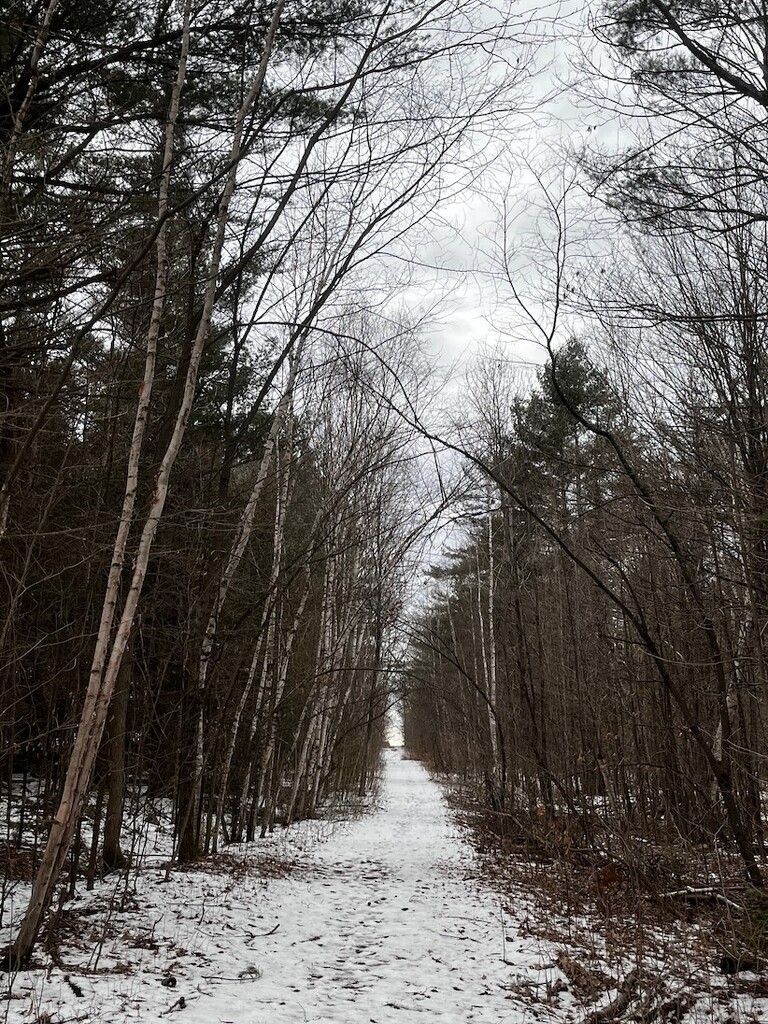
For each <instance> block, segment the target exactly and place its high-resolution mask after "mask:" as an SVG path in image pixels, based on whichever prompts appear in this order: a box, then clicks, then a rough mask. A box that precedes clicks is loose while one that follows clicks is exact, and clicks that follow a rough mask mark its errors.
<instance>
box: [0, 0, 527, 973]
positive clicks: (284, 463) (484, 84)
mask: <svg viewBox="0 0 768 1024" xmlns="http://www.w3.org/2000/svg"><path fill="white" fill-rule="evenodd" d="M476 8H477V10H476ZM482 8H483V5H482V4H478V5H475V4H456V3H449V2H445V0H437V2H435V3H433V4H429V5H426V6H419V5H416V6H414V5H413V4H411V3H408V2H403V3H397V2H396V3H392V2H378V0H322V2H319V3H315V4H306V3H303V2H298V0H278V2H276V3H275V4H269V5H264V4H255V5H254V4H235V5H234V6H233V5H232V4H229V3H227V4H223V3H217V2H214V3H208V2H206V3H205V4H198V3H197V2H195V0H179V2H178V3H176V2H173V3H165V2H163V3H159V4H154V5H152V4H150V5H149V6H146V5H144V6H143V7H142V8H141V9H140V10H139V9H138V8H137V7H136V5H135V4H126V3H122V2H120V0H116V2H112V3H106V4H104V3H97V4H96V3H88V2H80V0H77V2H63V0H49V2H48V4H47V5H45V4H43V5H41V4H14V5H12V6H11V7H10V8H9V9H8V10H7V11H6V12H5V13H4V14H3V15H2V20H0V68H1V69H2V70H0V145H1V146H2V149H1V151H0V156H1V157H2V166H1V167H0V232H1V233H2V234H1V238H2V250H1V252H0V296H1V297H0V388H1V389H2V409H0V474H1V476H2V483H1V486H0V533H1V537H0V546H1V548H2V561H1V568H0V572H1V573H2V587H1V588H0V591H1V593H0V605H1V607H0V620H1V621H2V627H0V652H1V653H0V665H1V666H2V669H1V672H0V729H1V730H2V746H1V749H0V769H1V772H2V778H3V783H4V786H5V787H6V792H7V793H8V794H9V795H10V793H11V791H12V787H13V783H14V780H15V779H16V780H18V776H19V774H21V775H23V777H24V778H25V779H26V780H27V781H28V782H29V783H30V787H31V789H29V790H25V791H24V792H25V796H24V799H25V800H26V798H27V797H26V794H28V793H29V792H32V791H34V793H36V794H39V797H40V800H39V802H38V803H37V804H36V805H35V806H34V815H35V817H34V825H35V827H34V828H33V829H32V832H33V833H34V835H33V836H32V840H31V841H33V843H34V848H35V863H36V865H37V870H36V875H35V883H34V888H33V893H32V899H31V902H30V905H29V908H28V910H27V914H26V917H25V918H24V921H23V923H22V926H21V931H20V932H19V934H18V937H17V939H16V942H15V945H14V946H13V949H12V950H11V951H10V952H9V954H8V957H6V962H10V963H18V962H20V961H23V960H24V959H26V958H27V957H28V955H29V952H30V950H31V948H32V944H33V943H34V941H35V937H36V935H37V932H38V929H39V926H40V922H41V920H42V916H43V914H44V913H45V910H46V908H47V906H48V905H49V903H50V900H51V898H52V895H53V891H54V888H55V886H56V883H57V879H58V877H59V875H60V873H61V870H62V868H63V866H64V862H65V858H66V857H67V853H68V851H69V850H70V848H71V846H72V843H73V841H75V839H76V837H77V835H78V833H79V829H80V824H81V821H82V814H83V810H84V808H85V806H86V803H87V801H88V800H91V802H92V804H93V806H92V809H91V813H92V815H93V826H94V828H93V832H94V839H93V843H92V850H91V867H90V871H91V874H92V873H93V871H94V870H95V867H94V865H96V864H103V866H104V867H106V868H114V867H118V866H121V865H123V864H124V863H125V850H124V849H123V848H122V846H121V843H122V840H121V820H122V817H123V813H124V805H125V800H126V796H127V793H128V789H129V784H130V786H131V787H132V790H131V791H132V792H134V793H136V792H138V791H139V790H140V789H141V788H142V787H144V788H143V789H142V791H143V792H145V793H149V794H150V795H154V796H165V797H168V798H169V799H171V800H172V801H173V806H174V809H175V810H174V815H175V830H176V854H177V856H178V858H179V859H190V858H193V857H196V856H197V855H198V854H200V853H201V852H205V851H209V850H213V849H215V848H216V846H217V843H219V842H220V841H221V840H222V838H223V839H225V840H228V839H232V838H242V837H246V836H247V837H252V836H253V835H254V832H255V831H256V830H258V829H262V830H264V829H267V828H271V827H272V826H273V825H274V823H275V821H276V820H278V819H280V820H290V819H292V818H293V817H295V816H297V815H303V814H304V815H305V814H312V813H314V811H315V809H316V807H317V805H318V802H319V801H322V800H323V799H324V798H325V797H326V796H327V795H328V794H329V793H332V792H360V793H363V792H365V791H366V789H367V787H368V786H369V785H370V783H371V780H372V778H373V773H374V767H375V763H376V753H377V750H378V748H379V746H380V744H381V741H382V730H383V725H382V723H383V720H384V715H385V712H386V710H387V706H388V702H389V689H390V685H389V681H388V666H389V663H390V660H391V643H392V640H391V631H392V627H393V624H394V623H395V621H396V620H397V618H398V616H399V614H400V610H401V605H402V573H403V571H404V570H403V565H404V559H405V556H406V554H407V552H408V550H409V547H410V545H411V544H412V543H413V541H414V539H415V538H416V537H418V535H419V532H420V530H421V529H422V527H423V523H420V519H419V516H420V512H419V502H418V497H417V489H416V488H415V487H414V486H413V484H412V481H409V472H410V470H409V468H408V460H409V458H410V455H409V451H408V444H409V442H408V439H407V437H406V436H405V434H404V432H403V429H402V427H401V426H399V425H398V422H397V420H396V418H395V411H396V409H397V406H398V403H400V402H401V401H402V400H403V394H404V390H403V389H407V392H408V393H409V398H408V400H409V402H412V403H416V404H418V401H419V399H418V387H417V378H418V376H419V374H416V371H415V369H414V367H416V366H417V363H418V356H417V346H416V343H415V341H414V340H413V339H412V338H411V339H410V341H409V342H408V344H406V343H405V341H404V340H403V339H404V338H407V332H404V331H403V330H402V329H400V328H398V327H397V325H395V324H394V320H393V318H392V316H391V314H390V313H389V308H390V305H391V304H392V302H393V301H394V300H392V298H391V295H390V287H391V288H394V287H396V284H397V279H396V275H395V274H394V273H389V277H390V278H391V280H392V284H391V286H390V284H389V283H387V278H388V272H387V271H385V270H384V269H383V268H384V266H385V264H384V263H383V261H382V259H381V257H382V254H384V253H386V252H390V253H392V254H396V253H397V246H398V245H399V244H400V240H401V239H403V238H405V236H406V235H407V233H408V231H409V229H410V228H411V227H412V226H413V225H415V224H418V223H419V222H420V221H421V220H422V219H423V218H424V217H425V216H427V215H429V213H430V211H431V210H432V209H433V208H434V207H435V206H436V204H438V203H439V202H440V201H441V200H442V199H443V198H444V197H447V196H450V195H451V193H452V191H453V190H455V189H456V188H458V187H459V186H460V184H461V175H460V174H459V173H458V172H456V170H454V171H453V172H452V174H451V176H450V181H449V182H446V181H444V180H443V168H444V167H445V165H446V164H447V163H448V162H450V160H451V158H452V153H453V152H454V150H455V149H456V148H457V147H458V146H459V144H460V143H461V141H462V140H463V138H464V137H465V135H466V133H467V132H468V131H469V130H470V128H471V127H472V125H473V124H474V123H476V122H477V119H478V118H482V117H484V116H485V115H486V114H487V113H488V112H489V111H491V110H492V109H493V97H494V94H495V93H496V91H497V90H499V89H502V88H506V86H507V85H508V84H509V82H510V79H509V75H508V74H507V73H506V72H505V74H504V75H503V76H497V75H496V73H495V72H494V69H493V68H494V61H493V56H492V51H493V48H494V46H495V45H496V44H497V42H498V41H499V39H500V38H501V37H502V36H503V26H499V25H492V24H490V23H489V21H488V18H487V17H486V16H485V14H483V10H482ZM478 12H479V14H480V15H482V17H477V18H476V17H475V16H476V15H477V14H478ZM457 54H465V55H469V54H471V55H472V57H471V60H470V61H469V62H468V63H467V59H466V56H465V57H464V58H463V69H464V70H463V72H462V74H461V75H460V76H459V75H458V74H454V70H455V69H454V62H455V60H456V55H457ZM376 259H379V262H378V264H377V267H376V270H375V271H371V272H369V271H368V270H367V266H368V264H369V263H370V262H371V261H374V260H376ZM414 515H415V518H414ZM9 806H10V804H9ZM15 810H18V808H16V809H15ZM30 813H31V812H30V811H29V810H26V811H25V810H24V809H22V818H21V824H20V825H18V827H17V822H16V818H15V816H14V815H15V811H14V814H11V813H9V817H8V830H9V834H8V837H7V839H8V844H9V849H10V848H11V847H17V848H18V847H21V846H23V845H24V844H26V843H28V842H29V841H30V833H29V831H28V830H27V831H25V826H26V827H27V828H28V827H29V826H30V824H31V823H32V819H31V817H30ZM51 821H52V822H53V824H52V828H51V831H50V835H49V836H48V839H47V842H46V843H45V845H44V848H43V847H42V845H41V843H42V841H43V840H44V838H45V836H44V831H43V827H44V826H43V823H44V822H51ZM78 850H79V844H78V843H77V842H76V843H75V851H76V853H77V851H78ZM73 870H75V871H76V868H75V869H73Z"/></svg>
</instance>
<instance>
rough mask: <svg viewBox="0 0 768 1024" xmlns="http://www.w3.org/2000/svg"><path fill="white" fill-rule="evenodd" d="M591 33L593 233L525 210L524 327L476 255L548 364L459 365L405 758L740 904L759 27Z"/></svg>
mask: <svg viewBox="0 0 768 1024" xmlns="http://www.w3.org/2000/svg"><path fill="white" fill-rule="evenodd" d="M594 27H595V29H596V31H597V33H598V36H599V37H600V38H601V40H602V43H603V45H604V46H605V50H604V51H603V53H604V54H605V53H608V54H610V57H611V64H610V65H609V66H610V69H611V71H610V73H609V72H608V71H606V78H605V95H604V101H603V102H604V104H605V107H604V109H605V110H607V111H612V112H613V115H614V116H618V115H619V114H620V113H621V112H624V113H626V114H627V115H629V117H630V118H631V122H632V127H631V129H628V132H629V134H628V136H627V137H628V138H629V139H630V142H629V144H628V145H626V146H625V147H624V148H623V149H622V150H621V151H620V152H618V153H617V152H615V151H610V150H609V149H608V148H604V149H603V150H602V151H600V150H599V149H598V146H597V145H593V146H590V147H588V148H584V149H582V150H581V152H580V153H578V154H576V156H575V158H574V159H575V160H576V161H577V170H576V174H577V179H576V180H577V181H578V183H579V186H580V187H581V188H585V189H587V190H588V191H589V192H590V193H591V195H592V196H593V197H594V198H595V199H597V200H598V201H599V202H600V203H602V206H603V210H604V216H605V217H606V218H607V223H608V224H610V225H611V227H610V230H609V231H607V232H605V233H604V234H603V247H602V252H600V251H599V248H598V251H595V249H594V248H593V249H592V256H591V257H590V258H589V260H584V259H583V258H580V256H579V247H580V245H581V240H580V239H579V238H578V230H577V227H576V224H575V221H576V219H577V218H576V217H575V216H572V219H571V221H569V211H570V212H571V213H572V212H573V211H574V208H575V211H576V213H578V212H579V206H578V203H576V202H575V200H574V195H573V192H572V191H571V193H570V195H569V194H568V190H566V192H560V193H559V194H558V193H556V192H554V191H551V190H550V191H549V192H548V195H547V202H548V204H549V213H548V225H549V228H548V231H549V233H548V234H545V235H544V236H543V237H544V238H545V241H546V242H547V244H548V256H546V257H545V256H544V255H542V256H541V259H542V260H544V259H545V258H546V259H548V260H549V264H548V265H549V267H550V270H551V274H550V279H551V288H550V291H549V293H548V297H547V298H545V300H544V309H543V312H539V310H540V309H542V304H541V302H540V300H539V299H538V297H537V299H536V300H535V301H531V300H530V299H528V298H527V297H526V294H525V291H524V288H523V285H522V284H521V282H520V278H519V277H516V266H517V265H516V264H515V262H514V258H513V257H514V254H512V253H510V252H507V253H505V254H504V255H503V258H502V260H501V263H500V268H499V270H500V277H501V278H502V279H503V280H504V287H505V288H506V296H507V299H506V301H507V303H508V305H509V306H516V307H517V308H518V309H521V310H522V314H523V316H524V317H525V318H526V322H527V324H528V327H529V329H530V331H531V332H532V334H533V335H535V337H536V338H537V339H538V340H539V342H540V343H541V344H542V345H543V346H544V347H545V348H546V349H547V360H546V365H545V366H543V367H542V368H541V369H540V370H539V371H538V372H537V374H536V377H535V380H534V381H532V382H531V381H529V383H528V386H525V387H524V386H521V383H520V382H519V381H516V380H515V379H514V378H513V376H512V375H511V374H510V372H509V371H508V370H507V369H506V367H505V365H504V361H503V359H493V358H489V359H487V360H486V361H485V362H484V363H483V364H482V365H481V366H480V367H479V368H478V370H477V371H476V375H475V380H474V382H473V385H472V389H471V392H472V393H471V399H470V400H468V401H467V406H468V415H467V417H466V418H465V427H464V431H463V434H460V435H459V440H457V439H456V436H454V438H453V439H452V442H451V443H452V445H453V448H454V450H458V451H461V452H463V454H464V457H465V458H466V460H467V465H468V467H469V472H471V473H472V474H473V479H474V488H475V495H474V499H473V502H472V503H471V504H470V505H469V506H468V507H467V513H466V514H467V515H468V517H469V519H470V521H471V523H472V525H471V528H470V529H469V533H468V537H467V540H466V542H465V543H463V544H461V545H459V547H458V548H457V550H455V551H454V552H453V554H452V556H451V557H450V558H449V559H447V560H445V561H443V562H442V563H441V564H440V566H439V568H437V569H435V573H434V575H435V577H436V579H435V582H434V585H433V588H432V596H431V598H430V599H429V600H428V601H427V602H425V605H424V607H423V608H422V609H421V612H420V615H419V617H418V619H417V620H416V621H415V622H414V624H413V638H412V644H411V665H410V671H411V673H412V679H411V683H410V687H409V690H408V695H407V713H406V740H407V744H408V747H409V748H410V749H411V750H412V751H413V752H414V753H416V754H418V755H420V756H423V757H425V758H427V759H428V760H429V761H430V763H431V764H433V765H434V767H435V768H436V769H437V770H439V771H445V772H450V773H455V774H456V775H457V776H458V777H459V778H461V779H464V780H465V781H466V782H467V783H468V784H470V785H471V786H474V788H475V792H476V799H477V800H479V801H480V803H481V805H483V806H485V807H486V808H487V809H488V811H489V812H490V820H491V821H492V823H493V829H494V830H495V831H497V832H498V833H499V834H500V835H502V836H507V837H511V838H513V839H514V838H515V837H517V838H518V839H521V840H522V839H525V838H526V837H527V838H528V839H529V840H533V841H535V842H536V843H538V844H542V845H544V846H545V847H546V848H548V849H549V850H550V851H551V850H553V849H557V850H559V851H561V852H567V851H568V850H572V851H574V853H576V854H577V855H579V856H581V857H586V858H587V860H588V862H589V861H590V860H591V861H592V863H595V862H597V863H600V862H601V861H600V858H601V857H602V858H603V861H602V862H603V863H604V862H605V860H604V859H605V857H613V858H618V860H619V861H620V862H623V863H624V865H625V866H626V867H627V868H628V869H630V870H631V871H632V872H633V873H634V877H637V878H639V879H641V880H644V881H645V883H646V884H651V883H652V882H653V883H658V880H659V878H662V879H663V873H662V875H659V863H660V858H662V859H665V858H666V863H668V864H669V863H670V857H673V858H674V857H678V858H679V852H680V850H683V849H684V850H687V851H688V853H687V854H686V864H687V866H688V868H690V873H689V874H687V875H686V872H683V877H687V878H688V880H689V881H694V882H696V883H697V884H702V881H703V883H704V884H709V882H710V881H711V879H712V877H714V876H717V875H718V874H719V873H720V872H721V871H722V872H724V873H725V876H726V877H728V876H729V872H730V870H731V869H730V867H729V866H728V857H727V856H726V855H725V854H726V851H728V850H730V851H732V852H733V853H734V854H735V856H736V861H737V864H738V863H740V871H739V872H736V874H737V875H738V874H739V873H743V874H744V875H746V878H747V879H748V880H749V881H750V882H751V883H752V885H754V886H758V887H759V886H762V885H763V882H764V871H765V867H764V864H765V852H766V834H765V811H766V803H765V796H766V782H767V781H768V764H767V763H766V757H767V756H768V743H767V740H768V737H767V735H766V729H767V727H768V708H767V706H766V698H767V697H768V690H767V689H766V688H767V687H768V676H767V675H766V658H767V657H768V649H767V648H766V644H767V643H768V630H767V627H768V403H767V398H768V392H767V385H768V359H767V355H768V348H767V346H766V325H767V320H766V316H767V312H766V311H767V309H768V306H767V304H766V299H767V298H768V289H767V286H766V266H767V265H768V264H767V258H768V233H767V232H766V224H767V223H768V185H767V178H768V165H766V160H765V153H766V146H765V143H766V141H768V140H767V139H766V130H765V114H766V109H767V108H768V79H766V68H765V63H764V59H763V58H764V54H765V53H766V49H767V47H768V19H767V18H766V13H765V9H764V8H763V7H762V6H761V5H760V4H755V3H726V4H723V3H717V4H714V3H712V4H709V3H703V4H702V3H685V2H683V3H676V4H673V5H668V4H666V3H662V2H656V0H641V2H633V3H625V2H616V3H610V4H606V5H604V6H603V8H602V9H601V10H600V12H599V13H598V12H595V17H594ZM609 74H610V77H609ZM569 233H570V236H571V237H570V238H569ZM574 235H575V236H576V237H573V236H574ZM609 237H610V243H609V242H608V241H607V239H608V238H609ZM577 243H578V244H577ZM564 334H565V335H569V336H568V337H567V338H566V340H565V341H563V340H562V338H563V335H564ZM675 851H677V852H675ZM691 851H695V854H691ZM677 862H678V863H680V861H679V859H678V861H677ZM673 877H674V876H673V875H671V874H670V875H669V877H668V882H667V884H668V885H669V884H671V887H672V888H674V887H675V886H674V884H673V883H672V879H673ZM677 877H678V880H679V875H678V876H677ZM660 884H662V885H663V884H664V882H663V880H662V881H661V883H660Z"/></svg>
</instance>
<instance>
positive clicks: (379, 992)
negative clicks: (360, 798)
mask: <svg viewBox="0 0 768 1024" xmlns="http://www.w3.org/2000/svg"><path fill="white" fill-rule="evenodd" d="M300 827H301V826H300ZM315 828H316V826H315ZM290 833H294V830H290ZM290 833H289V835H290ZM285 835H286V834H285V833H284V834H283V836H285ZM305 835H306V833H305ZM288 842H289V843H290V842H295V833H294V839H289V840H288ZM275 843H276V844H278V846H279V844H280V843H283V844H286V839H285V838H282V839H281V838H280V837H278V836H277V835H276V837H275ZM255 846H256V848H258V849H263V846H261V845H260V844H255ZM273 848H274V847H273ZM248 849H250V850H253V849H254V847H249V848H248ZM294 854H295V849H294ZM471 860H472V853H471V851H470V849H469V848H468V846H467V844H466V842H465V841H464V840H463V839H462V838H461V836H460V835H459V833H458V830H457V829H456V828H455V826H453V825H452V823H451V821H450V820H449V817H448V814H447V812H446V809H445V805H444V803H443V800H442V798H441V795H440V791H439V789H438V787H437V785H435V784H434V783H433V782H432V781H431V780H430V779H429V777H428V775H427V773H426V772H425V770H424V769H423V768H422V767H421V765H419V764H417V763H415V762H413V761H404V760H401V759H400V755H399V753H398V752H394V751H390V752H388V753H387V755H386V774H385V782H384V792H383V798H382V800H381V806H380V808H379V809H378V810H376V811H374V812H373V813H371V814H368V815H365V816H362V817H360V818H358V819H356V820H354V821H352V822H347V823H344V824H342V825H340V826H338V827H337V828H335V829H334V831H333V833H332V835H331V838H330V839H326V840H325V841H318V838H317V832H316V831H315V832H312V833H311V835H310V842H309V845H308V849H306V850H304V851H301V852H300V853H299V860H298V864H297V866H296V867H295V869H294V870H293V871H292V872H291V873H290V874H289V875H287V876H286V877H283V878H271V879H268V880H266V881H264V880H262V879H260V878H259V877H258V876H255V875H254V874H253V873H250V872H248V873H244V874H241V875H240V876H233V877H230V876H227V875H226V874H211V873H206V872H204V871H197V870H196V871H191V872H187V873H182V872H177V873H174V874H172V875H171V877H170V879H169V880H167V881H166V880H165V878H164V877H163V873H162V872H159V871H157V870H156V869H150V870H147V871H145V872H144V873H143V874H140V875H139V877H138V880H137V891H136V898H135V901H133V902H131V901H129V904H128V906H127V907H126V908H124V909H121V910H119V911H115V912H113V913H112V915H111V918H110V923H109V926H108V928H105V926H104V925H101V924H92V925H91V924H89V922H92V921H93V922H95V921H97V920H101V918H99V917H97V915H95V914H94V916H93V917H88V916H87V915H88V913H89V912H88V908H87V899H84V900H83V902H82V903H81V905H80V908H79V911H78V913H79V914H80V915H81V916H80V917H79V918H78V919H77V920H78V922H79V925H78V926H79V927H80V929H81V931H80V933H79V935H78V934H75V935H73V936H72V937H71V938H70V940H69V941H68V943H67V945H66V947H62V951H61V960H62V963H61V965H60V966H59V967H56V968H54V969H53V970H51V971H49V972H48V973H47V974H46V972H44V971H42V972H41V971H36V972H23V973H22V974H20V975H19V977H18V978H17V979H15V983H14V990H13V999H12V1000H11V1004H10V1006H9V1011H8V1016H7V1018H6V1019H7V1020H9V1021H18V1022H22V1021H24V1022H31V1021H38V1020H45V1019H46V1018H45V1017H43V1016H42V1014H43V1013H44V1012H49V1013H51V1017H50V1018H49V1019H50V1020H52V1021H67V1020H76V1021H99V1022H101V1024H113V1022H114V1024H118V1022H120V1024H122V1022H126V1021H134V1020H139V1021H148V1022H149V1021H159V1020H161V1019H163V1020H164V1019H169V1020H174V1021H179V1022H180V1024H181V1022H183V1024H215V1022H219V1024H303V1022H311V1024H368V1022H372V1024H388V1022H394V1021H397V1022H401V1024H402V1022H408V1021H424V1022H428V1021H435V1022H437V1021H443V1022H452V1024H462V1022H476V1024H498V1022H502V1021H505V1022H512V1021H514V1022H521V1021H524V1020H534V1019H535V1020H539V1021H541V1020H547V1019H555V1018H556V1019H558V1020H560V1021H562V1020H564V1019H568V1018H569V1017H570V1014H569V1013H568V1010H569V1009H571V1008H572V1006H573V1004H572V1003H571V997H570V994H565V997H564V999H563V996H560V995H559V994H558V995H556V997H555V999H554V1000H552V1001H548V1000H547V998H546V993H547V985H548V983H550V982H551V981H552V979H553V978H557V977H560V974H559V971H558V970H557V968H553V967H552V966H551V965H552V960H553V958H554V953H553V950H552V948H551V947H549V948H547V949H544V948H542V946H543V945H544V944H542V943H541V942H540V940H538V939H535V938H533V937H528V936H527V935H525V934H524V933H525V928H524V927H521V921H522V919H523V918H524V916H525V913H524V907H523V905H522V904H523V898H522V897H521V904H520V906H519V907H518V908H517V909H518V913H517V915H516V920H514V921H508V922H507V928H506V935H507V941H506V957H507V960H508V961H509V962H508V963H504V962H503V961H502V923H501V916H500V900H499V898H498V896H497V895H496V894H495V893H493V892H492V890H490V889H487V888H483V887H479V886H476V885H475V884H474V883H472V882H471V881H468V880H467V878H466V874H467V868H468V867H469V865H470V864H471ZM91 895H93V894H91ZM103 898H104V897H103V895H102V897H101V899H102V901H103ZM97 899H98V897H97ZM84 905H85V906H84ZM102 916H103V915H102ZM276 926H277V928H276V930H274V929H275V927H276ZM88 927H90V928H91V931H90V932H89V931H88V930H87V928H88ZM99 929H103V930H102V931H101V932H100V931H99ZM273 930H274V931H273ZM270 932H272V934H269V933H270ZM521 933H522V934H521ZM72 981H74V982H75V988H76V989H77V990H79V992H78V991H75V990H73V986H72ZM522 992H524V993H525V996H526V998H524V999H519V998H517V994H520V993H522ZM179 999H181V1000H182V1003H181V1005H179ZM561 1000H563V1001H562V1002H561ZM564 1011H565V1012H564Z"/></svg>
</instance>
